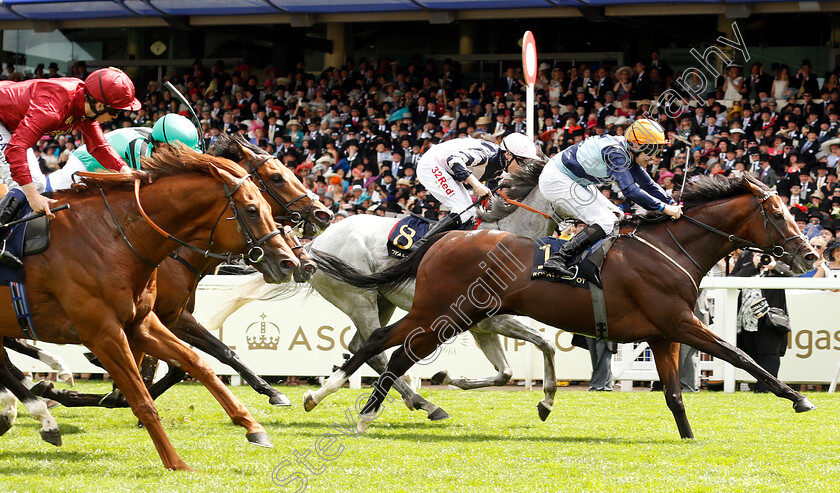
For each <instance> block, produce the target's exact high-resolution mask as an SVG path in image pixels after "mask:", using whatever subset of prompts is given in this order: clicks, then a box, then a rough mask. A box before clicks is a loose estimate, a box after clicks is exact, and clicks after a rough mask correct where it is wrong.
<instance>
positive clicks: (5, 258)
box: [0, 193, 23, 267]
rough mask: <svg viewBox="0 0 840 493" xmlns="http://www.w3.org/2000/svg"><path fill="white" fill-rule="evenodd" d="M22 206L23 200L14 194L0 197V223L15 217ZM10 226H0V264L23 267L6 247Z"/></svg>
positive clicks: (10, 220) (12, 219)
mask: <svg viewBox="0 0 840 493" xmlns="http://www.w3.org/2000/svg"><path fill="white" fill-rule="evenodd" d="M22 208H23V202H21V201H20V200H18V199H17V198H16V197H15V196H14V195H12V194H10V193H7V194H6V195H4V196H3V198H2V199H0V224H6V223H9V222H12V221H14V220H15V219H17V216H18V214H20V210H21V209H22ZM9 231H11V228H3V227H0V242H2V244H0V247H2V249H1V250H0V264H3V265H5V266H6V267H23V262H21V261H20V259H19V258H17V257H15V256H14V255H12V254H11V253H9V252H8V250H7V249H6V237H7V236H8V235H9Z"/></svg>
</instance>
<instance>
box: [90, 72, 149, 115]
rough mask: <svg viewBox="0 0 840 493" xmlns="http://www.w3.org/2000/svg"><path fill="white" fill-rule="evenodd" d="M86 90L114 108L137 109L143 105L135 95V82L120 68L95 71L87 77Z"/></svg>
mask: <svg viewBox="0 0 840 493" xmlns="http://www.w3.org/2000/svg"><path fill="white" fill-rule="evenodd" d="M85 91H87V93H88V94H89V95H90V97H92V98H93V99H95V100H97V101H99V102H100V103H104V104H106V105H108V106H110V107H111V108H114V109H118V110H131V111H137V110H139V109H140V107H141V106H142V105H141V104H140V101H138V100H137V98H135V97H134V83H132V82H131V79H129V78H128V76H127V75H125V72H123V71H122V70H120V69H118V68H114V67H108V68H101V69H99V70H95V71H93V72H92V73H91V74H90V75H88V77H87V79H85Z"/></svg>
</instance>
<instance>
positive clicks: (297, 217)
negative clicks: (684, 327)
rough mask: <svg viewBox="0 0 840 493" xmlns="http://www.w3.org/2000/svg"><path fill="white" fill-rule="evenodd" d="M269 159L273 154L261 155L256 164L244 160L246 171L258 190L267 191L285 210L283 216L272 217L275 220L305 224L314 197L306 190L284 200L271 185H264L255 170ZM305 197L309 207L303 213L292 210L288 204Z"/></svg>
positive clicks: (313, 202)
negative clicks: (293, 197)
mask: <svg viewBox="0 0 840 493" xmlns="http://www.w3.org/2000/svg"><path fill="white" fill-rule="evenodd" d="M270 159H274V156H272V155H270V154H269V155H267V156H265V157H263V158H262V160H261V161H260V162H259V163H258V164H257V165H256V166H254V165H252V164H251V161H248V160H246V161H248V173H249V174H250V176H251V178H252V180H253V181H254V182H256V183H255V184H256V185H257V187H258V188H259V189H260V191H262V192H266V193H268V195H270V196H271V198H272V199H274V200H275V201H276V202H277V203H278V204H280V206H281V207H283V209H285V210H286V215H285V216H274V219H275V220H276V221H278V222H282V221H289V222H291V223H292V224H294V225H295V227H298V226H300V225H302V224H303V225H305V224H306V223H307V222H308V220H307V219H306V218H308V217H309V214H310V212H311V211H312V207H313V206H314V205H315V197H314V196H313V194H312V192H310V191H308V190H307V192H306V193H304V194H301V195H300V196H299V197H297V198H295V199H292V200H290V201H289V202H286V201H285V200H283V199H281V198H280V197H279V196H278V195H277V193H276V192H275V191H274V190H272V189H271V187H269V186H268V185H266V183H265V181H264V180H263V178H262V176H260V174H259V173H258V172H257V171H258V170H259V168H260V166H262V165H263V164H265V163H266V162H268V160H270ZM306 197H309V207H307V208H306V212H305V213H304V214H301V213H300V212H296V211H292V209H291V208H290V206H291V205H292V204H294V203H295V202H297V201H298V200H302V199H304V198H306Z"/></svg>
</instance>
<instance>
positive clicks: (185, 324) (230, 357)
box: [170, 310, 292, 406]
mask: <svg viewBox="0 0 840 493" xmlns="http://www.w3.org/2000/svg"><path fill="white" fill-rule="evenodd" d="M170 329H171V330H172V333H174V334H175V335H176V336H178V338H179V339H181V340H183V341H185V342H187V343H188V344H190V345H192V346H194V347H196V348H198V349H200V350H202V351H204V352H205V353H207V354H209V355H211V356H213V357H214V358H216V359H217V360H219V361H221V362H222V363H224V364H226V365H228V366H230V367H231V368H233V369H234V370H236V372H237V373H239V374H240V375H242V378H244V379H245V381H246V382H248V385H250V386H251V388H253V389H254V390H256V391H257V392H258V393H260V394H262V395H265V396H268V398H269V399H268V402H270V403H271V404H273V405H275V406H291V405H292V402H291V401H290V400H289V398H288V397H286V396H285V395H284V394H283V393H282V392H280V391H278V390H276V389H274V388H273V387H272V386H271V385H269V384H268V382H266V381H265V380H263V379H262V378H260V376H259V375H257V374H256V373H255V372H254V371H253V370H252V369H250V368H248V366H246V365H245V363H243V362H242V360H241V359H240V358H239V355H237V354H236V353H235V352H234V351H233V349H231V348H230V347H228V346H227V344H225V343H223V342H222V341H220V340H219V339H218V338H216V337H215V336H213V334H211V333H210V332H209V331H208V330H207V329H205V328H204V327H203V326H202V325H201V324H199V323H198V321H196V319H195V317H193V315H192V314H191V313H189V312H187V311H186V310H185V311H183V312H182V313H181V317H180V318H178V320H177V321H176V322H175V323H174V324H173V325H172V327H170Z"/></svg>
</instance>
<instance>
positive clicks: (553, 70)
mask: <svg viewBox="0 0 840 493" xmlns="http://www.w3.org/2000/svg"><path fill="white" fill-rule="evenodd" d="M741 71H742V68H741V67H740V66H738V65H731V66H728V67H726V69H725V73H724V75H721V76H720V77H718V78H717V80H715V81H714V82H715V84H714V85H715V87H714V88H711V89H710V90H709V91H708V93H707V94H706V96H707V99H706V100H705V101H704V102H702V104H697V102H695V101H693V100H691V98H690V97H689V96H688V94H686V93H685V92H684V91H683V90H682V87H681V86H680V85H679V84H677V83H676V82H675V81H676V80H677V79H678V78H679V76H680V74H679V73H675V71H674V70H672V69H671V67H670V66H669V65H668V64H667V63H666V62H664V61H663V60H661V59H660V58H659V54H658V53H657V52H653V53H651V55H650V57H649V59H646V60H642V61H639V62H637V63H635V64H634V65H633V66H632V67H629V66H624V67H617V68H616V67H609V66H603V65H587V64H581V65H578V66H572V67H567V66H561V65H556V66H554V65H551V64H549V63H542V64H540V66H539V71H538V77H537V82H536V85H535V86H536V108H535V115H536V135H537V142H538V143H539V144H540V145H541V147H542V149H543V151H544V152H545V154H546V155H548V156H553V155H554V154H556V153H557V152H559V151H561V150H563V149H565V148H566V147H568V146H570V145H573V144H575V143H577V142H580V141H581V140H583V139H585V138H587V137H590V136H595V135H603V134H613V135H622V133H623V131H624V129H625V128H626V127H627V125H629V124H630V123H631V122H632V121H633V120H634V119H636V118H638V117H640V116H641V115H646V116H650V117H652V118H654V119H657V120H658V121H659V123H660V124H661V125H662V126H663V127H664V128H665V130H666V133H667V134H668V137H669V140H670V142H671V144H670V146H669V147H667V148H666V149H665V150H664V151H663V152H662V153H661V155H660V156H659V157H657V158H656V159H654V160H653V162H652V165H651V167H650V169H649V171H650V172H651V174H652V175H653V176H654V178H655V179H656V180H657V181H658V182H659V183H660V184H662V185H663V187H664V188H665V189H666V191H668V192H669V193H671V192H673V191H674V190H678V189H679V187H680V186H681V184H682V182H683V174H684V173H688V177H689V178H690V176H691V175H695V174H711V175H724V176H740V175H742V174H744V173H752V174H753V175H754V176H755V177H757V178H758V179H760V180H761V181H762V182H764V183H766V184H767V185H768V186H771V187H775V188H776V189H777V190H778V191H779V194H780V196H781V197H782V198H783V200H784V201H785V202H786V203H787V204H788V205H789V206H790V208H791V211H792V213H794V215H795V219H796V220H797V222H798V223H799V224H800V226H801V227H802V229H803V230H804V231H805V232H806V233H807V234H808V236H809V237H811V238H813V237H815V236H825V239H827V240H831V238H832V237H833V236H834V235H835V234H837V235H840V186H838V185H837V168H838V161H840V137H838V130H840V83H838V72H840V69H835V70H834V71H832V72H831V73H828V74H823V77H819V78H818V77H817V75H816V74H815V73H814V72H813V71H812V70H811V64H810V62H809V61H808V60H803V61H802V63H801V66H800V67H798V69H797V71H796V73H795V75H793V69H792V68H790V67H788V66H786V65H781V64H773V65H772V66H771V67H770V68H769V70H766V69H765V67H764V66H763V65H762V64H761V63H753V64H752V65H751V66H750V67H749V69H748V73H747V74H746V75H742V74H741ZM87 73H88V69H87V67H86V66H85V65H84V62H79V63H76V65H74V66H73V68H72V73H71V74H70V75H72V76H76V77H82V78H83V77H85V76H86V74H87ZM61 75H62V74H60V73H58V66H57V65H56V64H50V65H49V67H48V69H47V72H44V66H43V65H39V66H38V67H37V68H36V69H35V72H34V74H31V75H28V76H24V75H23V74H21V73H20V72H16V71H15V68H14V66H7V67H6V69H5V71H4V72H3V75H2V76H0V78H4V79H12V80H21V79H24V78H29V77H45V78H47V77H58V76H61ZM164 80H169V81H170V82H172V83H173V84H175V85H176V87H178V88H179V89H180V90H182V91H183V93H184V94H186V96H187V97H188V98H189V100H190V101H191V103H192V104H193V105H194V109H195V111H196V113H197V114H198V115H199V118H200V120H201V126H202V132H203V135H204V138H205V139H206V141H207V143H208V144H212V143H213V141H214V140H215V139H216V138H218V136H219V135H221V134H222V133H240V134H242V135H244V136H246V137H247V138H248V139H250V140H251V142H253V143H254V144H256V145H258V146H260V147H262V148H263V149H265V150H266V151H267V152H269V153H271V154H275V155H277V156H278V157H279V158H280V159H281V160H282V162H283V163H285V164H286V165H288V166H289V167H290V168H292V169H294V171H295V174H296V175H297V176H298V177H299V178H300V180H301V181H302V182H303V183H304V184H305V185H306V186H307V187H308V188H310V189H311V190H313V191H314V192H315V193H317V194H318V195H319V196H320V197H321V198H322V200H323V201H324V203H325V204H327V206H328V207H330V208H332V209H333V210H334V211H335V212H336V213H337V219H338V220H340V219H342V218H343V217H346V216H348V215H352V214H360V213H367V214H380V215H381V214H387V213H408V212H411V213H416V214H420V215H424V216H427V217H430V218H437V217H438V215H439V214H441V211H440V210H439V207H438V206H439V204H438V203H437V202H436V201H435V200H434V198H433V197H431V196H430V195H427V193H426V191H425V190H424V189H423V187H422V185H420V184H419V183H418V182H417V178H416V173H415V169H414V168H415V166H416V163H417V161H418V158H419V157H420V156H421V155H422V154H423V152H424V151H425V150H427V149H428V148H429V147H430V146H431V145H434V144H436V143H439V142H442V141H445V140H447V139H453V138H462V137H467V136H470V135H471V134H473V132H475V131H477V130H484V131H486V132H488V133H489V134H491V135H492V136H494V137H495V138H497V139H501V138H502V137H503V136H504V135H506V134H507V133H509V132H523V133H524V132H525V113H526V112H525V93H524V83H523V81H522V74H521V68H519V67H511V68H508V69H507V70H506V72H505V73H504V74H503V75H502V76H501V77H499V78H498V79H497V80H496V81H495V83H487V82H478V83H465V82H464V80H465V77H464V75H463V74H462V73H461V67H460V65H459V63H458V62H456V61H452V60H449V59H447V60H443V61H442V62H435V61H434V60H426V61H425V62H422V61H413V62H411V63H408V64H405V65H402V64H400V63H398V62H395V61H391V60H389V59H384V58H383V59H380V60H376V61H373V60H366V59H359V60H354V59H352V58H349V59H347V60H346V63H345V64H344V65H342V66H341V67H327V68H326V69H324V70H322V71H320V72H317V71H316V72H312V71H309V70H307V68H306V67H304V64H303V63H298V64H297V65H296V66H295V67H294V68H292V69H290V70H280V69H277V68H275V67H268V68H266V69H261V70H258V71H255V70H252V68H251V67H250V66H249V65H247V64H241V65H239V66H236V67H225V66H224V64H223V63H222V62H217V63H215V64H213V65H210V66H209V67H208V66H204V65H203V64H202V63H201V62H200V61H196V63H195V64H194V65H193V67H192V69H191V70H187V71H180V72H172V73H171V74H169V76H167V77H165V79H164ZM668 89H671V90H675V91H676V92H678V93H680V94H682V95H683V99H682V101H679V102H678V104H677V106H679V108H678V110H677V111H676V112H674V111H673V107H672V108H671V110H670V115H671V116H669V115H666V114H665V112H663V111H660V110H661V108H657V105H656V104H655V103H654V102H655V101H656V98H657V97H658V96H659V95H660V94H661V93H662V92H663V91H666V90H668ZM138 96H139V97H140V99H141V100H142V101H143V103H144V104H143V108H142V109H140V110H138V111H137V112H133V113H130V112H124V113H123V114H122V115H121V116H120V117H118V118H117V119H116V120H114V121H113V122H112V123H111V124H109V125H107V127H108V128H106V131H107V130H108V129H109V128H116V127H123V126H151V125H152V124H153V123H154V122H155V121H156V120H157V119H158V118H160V117H161V116H162V115H164V114H166V113H168V112H178V113H181V114H184V115H187V114H188V113H187V108H185V107H184V106H183V105H182V104H181V103H180V102H179V101H178V100H177V99H175V98H173V97H172V95H171V94H170V93H169V92H168V91H166V90H164V89H162V87H161V82H159V81H148V82H146V83H145V84H138ZM77 144H79V136H78V135H66V136H58V137H50V138H48V139H47V138H45V140H43V141H42V143H41V144H40V145H39V146H38V149H37V150H36V151H37V153H38V156H39V159H41V161H42V167H44V168H45V171H49V170H53V169H56V168H57V167H59V166H62V164H63V162H64V161H66V159H67V156H68V155H69V153H70V152H72V151H73V149H74V148H75V146H76V145H77ZM602 192H603V193H604V194H606V195H608V196H609V197H610V199H611V200H613V201H614V202H615V203H616V204H618V205H619V206H620V207H623V208H625V210H627V211H628V212H630V207H629V204H626V203H625V202H624V200H623V197H622V196H621V194H620V191H619V190H618V189H615V188H609V187H602Z"/></svg>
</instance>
